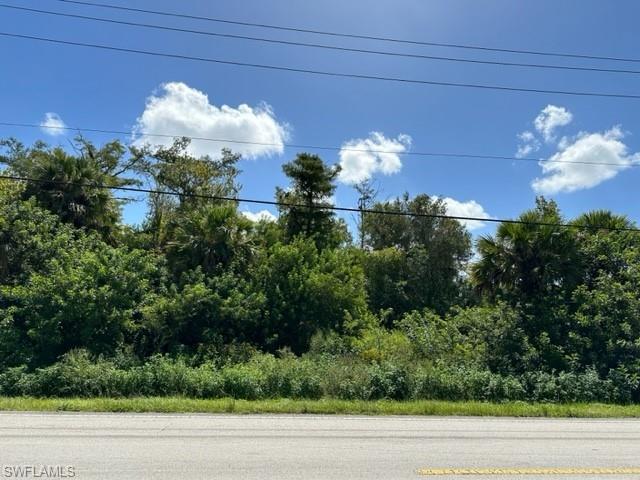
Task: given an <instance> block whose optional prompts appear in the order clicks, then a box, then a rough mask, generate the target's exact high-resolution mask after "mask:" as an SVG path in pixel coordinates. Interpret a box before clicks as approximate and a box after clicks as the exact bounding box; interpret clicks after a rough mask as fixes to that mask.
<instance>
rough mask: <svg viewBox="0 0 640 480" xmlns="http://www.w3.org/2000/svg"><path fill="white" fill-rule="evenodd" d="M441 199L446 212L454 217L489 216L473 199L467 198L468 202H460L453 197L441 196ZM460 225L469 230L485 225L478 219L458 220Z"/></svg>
mask: <svg viewBox="0 0 640 480" xmlns="http://www.w3.org/2000/svg"><path fill="white" fill-rule="evenodd" d="M442 201H443V202H444V204H445V205H446V206H447V214H448V215H453V216H455V217H476V218H491V215H489V214H488V213H487V212H486V211H485V210H484V207H483V206H482V205H480V204H479V203H478V202H476V201H475V200H469V201H468V202H460V201H458V200H455V199H453V198H449V197H446V198H443V199H442ZM459 221H460V223H461V224H462V225H464V226H465V227H467V228H468V229H469V230H477V229H479V228H482V227H484V226H485V223H484V222H481V221H480V220H459Z"/></svg>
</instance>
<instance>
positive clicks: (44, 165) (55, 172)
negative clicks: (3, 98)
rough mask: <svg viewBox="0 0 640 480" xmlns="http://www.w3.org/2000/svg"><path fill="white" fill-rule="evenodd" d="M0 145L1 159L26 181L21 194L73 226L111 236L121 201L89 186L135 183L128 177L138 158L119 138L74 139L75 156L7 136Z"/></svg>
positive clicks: (106, 190)
mask: <svg viewBox="0 0 640 480" xmlns="http://www.w3.org/2000/svg"><path fill="white" fill-rule="evenodd" d="M0 146H2V147H4V149H5V154H3V155H0V163H4V164H6V165H7V166H8V167H9V171H10V172H12V173H14V174H16V175H19V176H23V177H27V178H29V179H30V180H31V181H29V182H27V184H26V186H25V188H24V190H23V192H22V196H23V198H30V197H34V198H36V199H37V201H38V203H39V204H40V205H41V206H43V207H44V208H46V209H47V210H49V211H51V212H53V213H55V214H57V215H58V216H59V217H60V218H61V219H62V220H63V221H65V222H68V223H71V224H73V225H74V226H76V227H86V228H88V229H91V230H96V231H98V232H100V233H101V234H102V235H103V236H104V237H105V238H110V237H112V236H113V234H114V229H115V227H116V226H117V224H118V222H119V219H120V206H121V204H122V202H123V199H116V198H115V196H114V195H113V193H112V192H111V191H110V190H109V189H106V188H97V187H95V186H93V185H104V186H107V187H118V186H126V185H135V184H137V183H138V180H136V178H135V177H134V176H130V175H131V174H133V173H135V171H136V170H137V167H138V159H137V158H135V156H132V157H130V158H127V156H126V152H127V150H126V148H125V147H124V146H123V145H122V144H121V143H120V142H119V141H113V142H109V143H107V144H105V145H104V146H102V147H101V148H97V147H95V146H94V145H93V144H92V143H91V142H89V141H88V140H85V139H84V138H82V137H78V138H76V140H75V142H74V144H73V147H74V149H75V154H69V153H67V152H66V151H65V150H64V149H62V148H60V147H56V148H51V147H49V146H48V145H46V144H45V143H42V142H37V143H35V144H34V145H33V146H32V147H31V148H26V147H24V145H22V144H21V143H20V142H18V141H16V140H13V139H9V140H4V141H2V142H0Z"/></svg>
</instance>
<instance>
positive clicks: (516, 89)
mask: <svg viewBox="0 0 640 480" xmlns="http://www.w3.org/2000/svg"><path fill="white" fill-rule="evenodd" d="M0 36H4V37H11V38H19V39H23V40H35V41H39V42H46V43H53V44H59V45H72V46H76V47H87V48H95V49H100V50H108V51H114V52H121V53H135V54H138V55H146V56H152V57H164V58H173V59H179V60H191V61H197V62H205V63H216V64H220V65H233V66H237V67H249V68H258V69H262V70H278V71H283V72H292V73H304V74H310V75H320V76H325V77H337V78H354V79H358V80H377V81H384V82H395V83H404V84H414V85H433V86H444V87H458V88H475V89H481V90H497V91H508V92H526V93H542V94H551V95H570V96H579V97H603V98H623V99H627V100H640V95H637V94H626V93H603V92H584V91H575V90H545V89H538V88H520V87H508V86H502V85H486V84H479V83H456V82H444V81H435V80H421V79H410V78H400V77H385V76H379V75H366V74H358V73H344V72H329V71H326V70H313V69H306V68H296V67H286V66H281V65H267V64H262V63H249V62H238V61H234V60H221V59H216V58H206V57H194V56H190V55H180V54H174V53H165V52H154V51H150V50H138V49H133V48H123V47H115V46H112V45H99V44H94V43H84V42H73V41H69V40H59V39H54V38H47V37H38V36H35V35H22V34H17V33H8V32H0Z"/></svg>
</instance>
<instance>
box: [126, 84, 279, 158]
mask: <svg viewBox="0 0 640 480" xmlns="http://www.w3.org/2000/svg"><path fill="white" fill-rule="evenodd" d="M149 134H160V135H171V136H187V137H201V138H213V139H222V140H234V141H241V142H249V143H245V144H242V143H231V142H211V141H206V140H193V141H192V143H191V146H190V149H191V153H192V154H193V155H197V156H201V155H207V154H209V155H211V154H217V153H218V152H219V151H220V149H221V148H223V147H228V148H230V149H231V150H233V151H234V152H237V153H240V154H242V155H243V156H244V157H245V158H257V157H260V156H269V155H273V154H281V153H282V152H283V150H284V142H285V141H286V140H287V137H288V125H286V124H283V123H279V122H278V121H277V120H276V117H275V115H274V113H273V110H272V109H271V107H270V106H269V105H267V104H262V105H259V106H257V107H250V106H249V105H246V104H242V105H239V106H238V107H237V108H233V107H230V106H227V105H222V106H220V107H217V106H215V105H212V104H211V103H210V102H209V97H208V96H207V95H206V94H205V93H203V92H201V91H199V90H197V89H195V88H191V87H189V86H188V85H186V84H184V83H181V82H171V83H165V84H163V85H161V86H160V89H159V91H158V92H155V93H154V94H152V95H151V96H150V97H149V98H147V103H146V107H145V110H144V112H142V115H140V117H139V118H138V119H137V122H136V125H135V127H134V129H133V135H134V139H135V141H134V143H135V144H136V145H142V144H145V143H149V144H151V145H165V146H166V145H170V144H171V143H172V139H171V138H162V137H154V136H151V135H149ZM252 142H253V144H252Z"/></svg>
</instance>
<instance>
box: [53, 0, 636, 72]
mask: <svg viewBox="0 0 640 480" xmlns="http://www.w3.org/2000/svg"><path fill="white" fill-rule="evenodd" d="M54 1H58V2H61V3H67V4H76V5H84V6H89V7H99V8H108V9H112V10H120V11H127V12H136V13H148V14H152V15H160V16H165V17H174V18H184V19H189V20H202V21H207V22H215V23H223V24H228V25H239V26H244V27H257V28H266V29H271V30H281V31H288V32H298V33H311V34H314V35H324V36H330V37H342V38H357V39H362V40H376V41H381V42H392V43H402V44H408V45H422V46H428V47H445V48H457V49H466V50H479V51H485V52H501V53H515V54H523V55H540V56H547V57H564V58H581V59H589V60H608V61H616V62H633V63H640V59H639V58H624V57H614V56H604V55H591V54H582V53H566V52H548V51H541V50H519V49H514V48H495V47H486V46H483V45H471V44H460V43H443V42H428V41H422V40H409V39H401V38H394V37H386V36H377V35H359V34H355V33H345V32H334V31H327V30H314V29H309V28H301V27H287V26H283V25H274V24H267V23H255V22H243V21H239V20H229V19H225V18H215V17H206V16H200V15H189V14H185V13H175V12H166V11H160V10H148V9H142V8H133V7H123V6H119V5H110V4H106V3H98V2H86V1H80V0H54Z"/></svg>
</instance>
